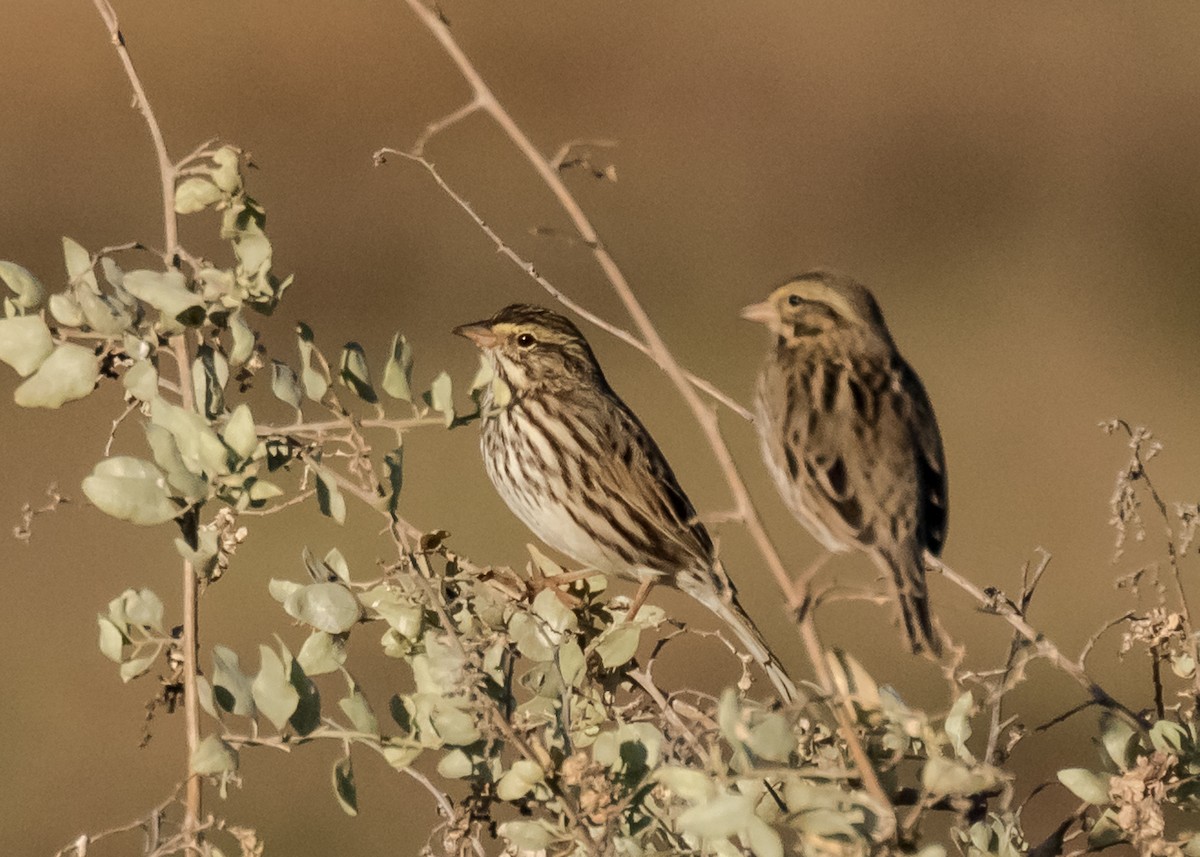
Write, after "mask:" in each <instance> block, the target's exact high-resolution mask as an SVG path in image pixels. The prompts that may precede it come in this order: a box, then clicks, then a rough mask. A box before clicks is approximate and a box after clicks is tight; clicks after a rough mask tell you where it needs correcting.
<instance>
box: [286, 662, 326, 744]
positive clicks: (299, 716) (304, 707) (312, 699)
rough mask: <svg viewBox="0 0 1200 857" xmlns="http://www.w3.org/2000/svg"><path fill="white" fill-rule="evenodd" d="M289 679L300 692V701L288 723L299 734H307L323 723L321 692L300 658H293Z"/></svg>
mask: <svg viewBox="0 0 1200 857" xmlns="http://www.w3.org/2000/svg"><path fill="white" fill-rule="evenodd" d="M288 680H289V681H291V683H292V687H294V688H296V692H297V693H299V694H300V702H299V703H298V704H297V705H296V711H295V712H294V713H293V714H292V716H291V719H289V720H288V723H290V724H291V726H292V728H293V729H295V730H296V732H298V733H299V734H301V735H307V734H309V733H310V732H312V731H313V730H314V729H316V728H317V727H318V726H320V725H321V693H320V691H318V690H317V686H316V684H315V683H314V682H313V680H312V679H311V678H309V677H308V676H306V675H305V674H304V668H303V667H301V666H300V662H299V660H298V659H294V660H292V663H291V668H290V671H289V673H288Z"/></svg>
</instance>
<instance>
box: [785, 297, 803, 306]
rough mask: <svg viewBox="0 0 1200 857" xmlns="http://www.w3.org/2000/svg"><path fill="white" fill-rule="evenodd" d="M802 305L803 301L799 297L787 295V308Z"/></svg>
mask: <svg viewBox="0 0 1200 857" xmlns="http://www.w3.org/2000/svg"><path fill="white" fill-rule="evenodd" d="M802 303H804V301H803V300H801V298H800V296H799V295H788V306H800V304H802Z"/></svg>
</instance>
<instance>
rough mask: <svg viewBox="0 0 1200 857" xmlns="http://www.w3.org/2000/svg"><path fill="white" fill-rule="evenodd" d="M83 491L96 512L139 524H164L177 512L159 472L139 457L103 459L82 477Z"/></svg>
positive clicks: (177, 509) (176, 507)
mask: <svg viewBox="0 0 1200 857" xmlns="http://www.w3.org/2000/svg"><path fill="white" fill-rule="evenodd" d="M83 493H84V494H85V495H87V498H88V499H89V500H91V501H92V503H93V504H94V505H95V506H96V508H98V509H99V510H100V511H102V512H105V513H106V514H109V515H112V516H113V517H114V518H119V519H121V520H123V521H130V522H131V523H134V524H140V525H142V526H152V525H154V524H162V523H165V522H167V521H169V520H171V519H172V518H174V517H175V516H176V515H177V514H178V513H179V507H178V506H176V505H175V504H174V503H172V502H171V501H170V499H168V496H167V486H166V479H165V478H164V477H163V475H162V473H161V472H160V471H159V469H158V468H157V467H155V466H154V465H153V464H151V463H150V462H148V461H142V460H141V459H139V458H131V457H129V456H124V455H121V456H116V457H114V458H106V459H104V460H103V461H101V462H100V463H98V464H97V465H96V467H95V469H93V470H92V475H91V476H88V477H87V478H86V479H84V480H83Z"/></svg>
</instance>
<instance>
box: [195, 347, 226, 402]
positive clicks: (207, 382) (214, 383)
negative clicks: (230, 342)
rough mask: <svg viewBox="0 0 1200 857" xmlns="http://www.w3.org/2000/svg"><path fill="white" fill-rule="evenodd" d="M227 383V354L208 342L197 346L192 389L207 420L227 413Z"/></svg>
mask: <svg viewBox="0 0 1200 857" xmlns="http://www.w3.org/2000/svg"><path fill="white" fill-rule="evenodd" d="M227 383H229V363H228V361H226V360H225V355H224V354H222V353H221V352H220V351H217V350H215V349H214V348H213V347H212V346H211V345H208V344H204V345H201V346H200V347H199V348H197V349H196V359H195V360H193V361H192V390H193V392H194V393H195V397H196V408H197V409H198V410H199V411H200V413H202V414H204V416H205V418H206V419H207V420H215V419H217V418H218V417H220V416H221V415H222V414H224V413H225V385H226V384H227Z"/></svg>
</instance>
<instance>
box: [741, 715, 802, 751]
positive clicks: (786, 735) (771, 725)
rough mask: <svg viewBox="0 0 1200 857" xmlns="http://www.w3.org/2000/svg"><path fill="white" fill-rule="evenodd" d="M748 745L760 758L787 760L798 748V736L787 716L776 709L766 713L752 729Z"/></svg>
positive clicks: (747, 740) (747, 738)
mask: <svg viewBox="0 0 1200 857" xmlns="http://www.w3.org/2000/svg"><path fill="white" fill-rule="evenodd" d="M746 746H747V747H749V748H750V749H751V751H753V752H754V754H755V755H756V756H759V757H760V758H763V759H768V760H770V761H772V762H786V761H787V760H788V758H789V757H790V756H791V754H792V751H794V750H795V749H796V736H795V735H793V734H792V729H791V726H790V725H789V723H788V719H787V717H785V716H784V715H783V714H781V713H780V712H777V711H775V712H770V713H768V714H766V715H764V716H763V718H762V720H761V721H760V722H759V723H757V724H756V725H755V726H754V727H753V728H752V729H751V730H750V734H749V735H748V736H746Z"/></svg>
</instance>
